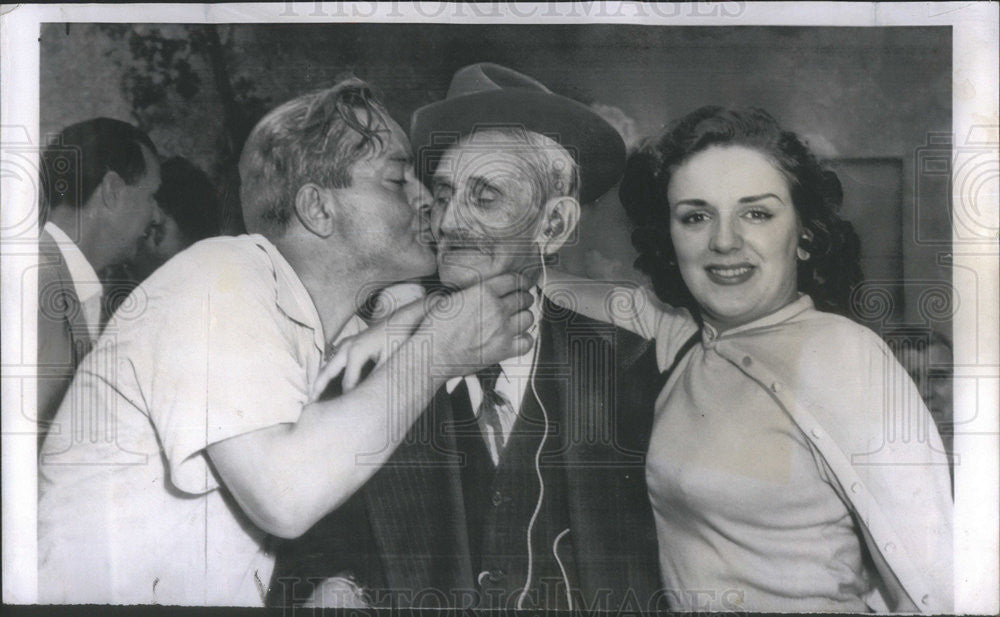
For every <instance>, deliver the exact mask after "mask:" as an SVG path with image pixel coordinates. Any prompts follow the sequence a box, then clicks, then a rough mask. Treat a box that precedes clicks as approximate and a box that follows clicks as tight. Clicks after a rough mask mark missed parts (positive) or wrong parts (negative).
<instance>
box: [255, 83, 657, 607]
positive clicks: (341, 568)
mask: <svg viewBox="0 0 1000 617" xmlns="http://www.w3.org/2000/svg"><path fill="white" fill-rule="evenodd" d="M411 139H412V141H413V143H414V147H415V148H418V149H419V150H420V160H422V161H423V163H424V164H425V166H424V167H423V168H422V170H423V171H424V172H428V173H429V174H430V176H431V186H432V192H433V195H434V203H433V206H432V213H431V226H432V229H433V233H434V237H435V239H436V241H437V260H438V275H439V277H440V280H441V282H442V283H443V284H444V285H445V286H447V287H451V288H464V287H467V286H468V285H471V284H474V283H476V282H477V281H480V280H482V279H484V278H488V277H490V276H494V275H496V274H498V273H503V272H514V273H518V274H520V275H522V276H524V277H525V278H526V279H527V280H529V281H532V282H534V287H533V294H534V297H535V301H534V304H533V305H532V309H531V310H532V312H533V314H534V316H535V323H536V325H537V328H536V329H535V330H534V334H535V336H536V338H537V343H536V345H535V346H533V347H532V348H531V349H530V350H528V351H527V352H526V353H524V354H523V355H518V356H514V357H510V358H507V359H505V360H503V361H502V362H500V363H499V364H497V365H494V366H492V367H489V368H488V369H486V370H483V371H479V372H476V371H475V370H474V369H473V370H466V371H465V372H464V373H463V376H462V377H457V378H455V379H451V380H449V381H448V382H447V384H446V386H445V387H444V388H441V389H440V390H439V391H438V393H437V395H436V397H435V399H434V402H433V403H432V404H431V406H430V407H429V408H428V409H427V410H426V411H425V413H424V415H423V416H422V417H421V418H420V420H418V422H417V423H416V425H414V427H413V429H411V431H410V433H409V434H408V436H407V438H406V439H404V442H403V445H402V446H401V447H400V448H399V449H398V450H397V451H396V453H395V454H394V455H393V457H392V458H391V459H389V461H388V462H387V463H386V464H385V466H384V467H383V468H382V469H380V470H379V472H378V473H376V474H375V476H374V477H373V478H372V480H371V481H369V483H368V484H367V485H366V486H365V488H364V489H362V491H360V492H359V493H358V494H356V495H355V497H354V498H353V499H352V500H351V501H350V502H348V503H347V504H346V505H345V506H344V507H342V508H340V509H339V510H337V511H335V512H333V513H332V514H331V515H330V516H328V517H327V518H326V519H325V520H324V521H321V522H320V523H319V524H318V525H317V526H315V527H314V528H313V529H312V530H310V531H309V532H308V533H307V534H306V535H304V536H303V537H301V538H299V539H298V540H296V541H294V542H293V543H290V544H287V545H286V546H284V547H283V548H282V549H281V550H280V551H279V559H278V565H277V569H276V572H275V578H274V581H273V583H272V590H271V593H272V596H271V601H272V603H275V604H295V603H298V602H301V601H302V600H303V599H306V598H310V594H313V593H315V595H313V596H312V597H311V598H310V599H309V603H311V604H314V605H326V606H330V605H341V606H343V605H359V604H361V603H367V604H370V605H376V606H379V605H397V606H424V607H429V606H435V607H436V606H452V607H478V608H514V607H517V608H556V609H568V608H575V609H580V608H586V609H602V610H618V609H621V608H623V607H632V608H633V609H637V608H643V609H645V608H646V607H648V606H649V605H650V604H651V602H654V601H655V594H656V590H657V588H658V587H659V573H658V566H657V556H656V549H655V532H654V529H653V524H652V518H651V515H650V511H649V501H648V497H647V494H646V488H645V482H644V454H645V448H646V445H647V439H648V430H649V423H650V420H651V414H652V408H653V398H654V397H655V393H656V384H657V379H656V376H657V370H656V367H655V365H654V363H653V356H652V354H651V353H650V352H651V349H649V348H648V346H646V345H645V344H644V343H642V342H640V341H639V340H638V338H636V337H634V336H632V335H631V334H628V333H626V332H624V331H622V330H619V329H617V328H614V327H613V326H608V325H606V324H599V323H597V322H594V321H592V320H590V319H587V318H585V317H583V316H581V315H578V314H576V313H574V312H571V311H566V310H562V309H558V308H556V307H555V306H554V305H552V304H549V303H548V302H546V301H544V300H542V298H541V290H540V284H541V283H544V277H545V274H544V269H543V264H544V262H546V261H548V260H551V259H552V258H553V257H554V256H555V255H556V252H557V251H558V250H559V248H560V247H561V246H562V245H563V244H564V243H566V242H567V241H568V240H570V239H571V238H572V237H573V233H574V231H575V228H576V225H577V222H578V220H579V214H580V200H581V198H582V200H583V201H584V202H585V203H586V202H589V201H592V200H594V199H596V198H597V197H599V196H600V195H601V194H602V193H604V192H605V191H607V190H608V189H609V188H610V187H611V186H612V185H613V184H614V183H615V182H616V181H617V179H618V176H619V175H620V173H621V170H622V167H623V164H624V158H625V148H624V144H623V143H622V139H621V137H620V136H619V135H618V134H617V133H616V132H615V130H614V129H613V128H612V127H611V126H610V125H609V124H608V123H607V122H605V121H604V120H603V119H602V118H601V117H600V116H598V115H597V114H596V113H594V112H593V111H592V110H590V109H589V108H588V107H586V106H584V105H581V104H579V103H577V102H575V101H572V100H570V99H567V98H564V97H561V96H557V95H555V94H553V93H551V92H550V91H548V89H546V88H545V87H544V86H543V85H542V84H540V83H538V82H537V81H535V80H533V79H531V78H530V77H527V76H525V75H522V74H520V73H517V72H515V71H513V70H510V69H507V68H504V67H500V66H497V65H492V64H479V65H473V66H470V67H466V68H465V69H462V70H460V71H459V72H458V73H457V74H456V75H455V77H454V79H453V80H452V84H451V88H450V90H449V93H448V97H447V98H446V99H445V100H443V101H440V102H437V103H434V104H431V105H428V106H426V107H423V108H421V109H419V110H417V111H416V112H415V114H414V117H413V122H412V128H411ZM442 144H443V145H442ZM345 383H346V381H345ZM311 577H320V578H322V577H329V578H328V579H327V581H325V582H324V584H323V585H322V586H320V587H319V588H318V589H317V590H315V592H314V589H313V585H312V584H311V583H310V581H307V579H308V578H311ZM313 581H315V578H313ZM352 589H353V590H354V592H355V597H351V595H350V590H352Z"/></svg>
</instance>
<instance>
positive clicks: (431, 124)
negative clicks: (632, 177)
mask: <svg viewBox="0 0 1000 617" xmlns="http://www.w3.org/2000/svg"><path fill="white" fill-rule="evenodd" d="M501 126H502V127H523V128H524V129H525V130H528V131H532V132H534V133H540V134H542V135H545V136H547V137H550V138H552V139H553V140H555V141H556V142H557V143H559V144H560V145H561V146H563V147H564V148H565V149H566V150H567V151H568V152H569V153H570V155H571V156H573V158H574V159H575V160H576V163H577V165H579V167H580V201H581V202H583V203H590V202H593V201H595V200H597V198H598V197H600V196H601V195H603V194H604V193H606V192H607V191H608V190H609V189H610V188H611V187H612V186H614V185H615V183H616V182H618V180H619V179H620V178H621V175H622V173H623V172H624V170H625V142H624V141H622V138H621V135H619V134H618V131H616V130H615V129H614V127H612V126H611V125H610V124H608V122H607V121H606V120H605V119H604V118H602V117H601V116H600V115H599V114H598V113H597V112H595V111H594V110H592V109H591V108H589V107H587V106H586V105H583V104H582V103H579V102H577V101H574V100H572V99H569V98H566V97H564V96H559V95H557V94H551V93H545V92H536V91H533V90H523V89H506V90H490V91H486V92H477V93H474V94H467V95H463V96H458V97H455V98H451V99H444V100H442V101H437V102H435V103H431V104H429V105H425V106H424V107H421V108H420V109H418V110H416V111H415V112H413V118H412V120H411V122H410V142H411V144H412V145H413V150H414V152H415V153H416V155H417V157H418V160H419V161H420V165H421V167H420V169H421V171H422V172H424V173H433V171H434V169H433V166H434V164H435V161H436V157H435V156H434V154H435V153H437V155H438V156H439V155H440V154H441V153H443V151H444V150H446V149H447V148H448V147H449V146H450V145H453V144H454V143H456V142H457V141H458V139H459V138H461V137H464V136H466V135H471V134H472V133H473V132H475V131H476V130H482V129H486V128H497V127H501Z"/></svg>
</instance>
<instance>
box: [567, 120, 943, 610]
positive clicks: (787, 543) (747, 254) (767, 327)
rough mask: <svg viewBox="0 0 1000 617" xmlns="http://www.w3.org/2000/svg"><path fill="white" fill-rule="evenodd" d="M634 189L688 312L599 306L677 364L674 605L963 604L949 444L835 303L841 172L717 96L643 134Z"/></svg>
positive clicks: (649, 265)
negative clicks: (956, 571) (955, 568)
mask: <svg viewBox="0 0 1000 617" xmlns="http://www.w3.org/2000/svg"><path fill="white" fill-rule="evenodd" d="M620 196H621V198H622V203H623V205H624V206H625V208H626V210H627V212H628V214H629V216H630V218H631V219H632V221H633V223H635V224H636V225H637V226H638V229H637V230H636V232H635V234H634V235H633V241H634V243H635V245H636V248H637V249H638V250H639V253H640V256H639V259H638V260H637V262H636V265H637V267H638V268H639V269H641V270H643V271H645V272H646V273H647V274H649V275H650V276H651V277H652V281H653V287H654V289H655V291H656V295H657V296H658V300H660V301H663V302H665V303H667V304H668V305H673V308H671V307H669V306H668V307H666V308H662V305H660V304H659V303H658V302H656V301H655V300H653V299H651V298H648V297H646V296H645V293H644V292H643V291H639V292H638V293H636V294H634V295H633V297H632V302H631V303H630V305H631V310H628V309H627V310H624V311H616V312H607V311H604V312H602V311H601V310H599V309H598V310H597V311H595V312H596V313H597V314H595V315H594V316H595V317H599V318H604V319H606V320H609V321H613V322H615V323H617V324H618V325H621V326H624V327H627V328H631V329H634V330H636V331H638V332H639V333H640V334H643V335H644V336H646V337H647V338H655V339H656V342H657V345H656V347H657V359H658V362H659V364H660V368H661V370H668V367H673V372H672V373H671V374H670V376H669V378H668V379H667V381H666V384H665V386H664V387H663V391H662V392H661V393H660V396H659V398H658V399H657V402H656V412H655V420H654V424H653V431H652V436H651V438H650V445H649V452H648V455H647V458H646V479H647V485H648V488H649V495H650V501H651V503H652V505H653V511H654V516H655V519H656V528H657V538H658V541H659V549H660V551H659V554H660V570H661V575H662V577H663V584H664V588H665V589H667V590H670V593H668V595H667V603H668V606H669V608H670V609H672V610H705V609H708V610H712V611H732V610H737V611H781V612H816V611H820V612H865V611H871V610H875V611H880V610H881V611H885V610H890V611H931V612H950V611H952V610H954V609H953V600H952V597H953V592H952V588H951V581H952V569H951V566H952V548H951V547H952V531H951V530H952V503H951V499H950V491H949V478H948V466H947V460H946V458H945V456H944V448H943V446H942V443H941V439H940V437H939V435H938V433H937V431H936V430H934V424H933V422H932V421H931V418H930V415H929V413H928V411H927V409H926V407H924V405H923V403H922V402H921V400H920V397H919V396H918V394H917V392H916V388H915V386H914V384H913V382H912V381H911V380H910V379H909V377H908V376H907V375H906V372H905V371H904V370H903V368H902V366H900V365H899V364H898V363H897V362H896V361H895V360H894V359H893V355H892V354H891V353H890V352H889V350H888V348H887V347H886V345H885V344H884V343H883V342H882V340H881V339H879V338H878V337H877V336H876V335H875V334H874V333H873V332H871V331H870V330H868V329H866V328H863V327H861V326H860V325H858V324H856V323H854V322H853V321H851V320H849V319H846V318H845V317H843V316H840V315H834V314H831V313H835V312H840V313H844V314H846V312H847V304H848V299H849V297H850V291H851V288H852V286H853V285H854V284H856V283H857V282H858V281H859V280H860V274H861V272H860V267H859V266H858V262H859V255H858V253H859V251H858V240H857V236H856V234H855V233H854V230H853V228H852V227H851V225H850V224H849V223H846V222H844V221H842V220H841V219H840V218H839V217H838V216H837V214H836V209H837V207H838V206H839V204H840V201H841V193H840V189H839V182H837V180H836V177H835V176H834V175H833V174H831V173H829V172H826V171H824V170H823V168H822V167H821V166H820V165H819V164H818V163H817V161H816V158H815V157H814V156H813V155H812V154H811V153H810V151H809V150H808V148H807V147H806V146H805V144H804V143H803V142H802V141H801V140H800V139H799V138H798V137H797V136H796V135H795V134H793V133H790V132H787V131H784V130H782V129H781V127H780V126H779V125H778V124H777V122H775V120H774V119H773V118H772V117H771V116H770V115H768V114H767V113H766V112H764V111H762V110H759V109H750V110H737V111H732V110H725V109H722V108H719V107H705V108H702V109H699V110H697V111H695V112H693V113H691V114H689V115H688V116H686V117H684V118H682V119H680V120H678V121H676V122H674V123H673V124H671V125H669V126H668V127H667V128H666V129H665V130H664V131H663V132H662V133H660V134H658V135H655V136H653V137H650V138H648V139H647V140H646V141H645V142H644V143H643V144H642V146H641V147H640V149H639V150H638V151H637V152H636V153H635V154H634V155H633V156H632V157H631V158H630V159H629V163H628V166H627V169H626V172H625V178H624V180H623V181H622V185H621V188H620ZM572 291H573V293H574V295H575V297H576V298H577V301H578V302H579V303H580V304H581V305H586V306H588V307H590V308H591V309H593V308H594V307H600V306H603V303H602V302H601V300H603V298H597V297H590V296H595V295H604V297H612V296H609V295H608V294H616V293H620V292H621V290H610V291H609V290H603V291H602V292H598V291H597V288H596V287H595V286H593V285H587V286H582V285H581V286H578V287H575V288H574V289H573V290H572ZM817 309H820V310H817ZM699 329H700V332H699ZM685 340H687V341H688V343H686V344H685ZM685 349H686V351H683V350H685ZM911 426H919V427H922V428H921V429H920V434H919V435H917V434H912V435H911V433H910V432H909V431H910V429H909V428H908V427H911ZM895 432H899V434H906V435H908V436H911V438H910V439H906V440H903V439H897V438H896V437H895V436H894V433H895ZM879 444H881V445H880V446H879Z"/></svg>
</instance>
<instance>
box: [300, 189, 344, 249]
mask: <svg viewBox="0 0 1000 617" xmlns="http://www.w3.org/2000/svg"><path fill="white" fill-rule="evenodd" d="M336 207H337V204H336V198H335V197H334V196H333V193H332V192H331V191H329V190H327V189H324V188H321V187H319V186H318V185H316V184H313V183H312V182H309V183H306V184H303V185H302V186H301V187H299V190H298V191H297V192H296V193H295V215H296V216H297V217H298V219H299V222H301V223H302V226H303V227H305V228H306V229H308V230H309V231H311V232H312V233H314V234H316V235H317V236H319V237H321V238H328V237H329V236H330V235H331V234H332V233H333V231H334V229H336V224H335V221H336Z"/></svg>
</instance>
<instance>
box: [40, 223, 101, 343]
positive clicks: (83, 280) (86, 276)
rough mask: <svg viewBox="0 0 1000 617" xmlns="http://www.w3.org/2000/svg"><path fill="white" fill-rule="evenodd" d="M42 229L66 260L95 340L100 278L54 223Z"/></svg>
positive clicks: (47, 224) (98, 322)
mask: <svg viewBox="0 0 1000 617" xmlns="http://www.w3.org/2000/svg"><path fill="white" fill-rule="evenodd" d="M44 229H45V231H46V232H48V234H49V235H50V236H52V239H53V240H55V242H56V246H58V247H59V252H60V253H62V257H63V261H65V262H66V268H67V269H69V274H70V276H71V277H73V289H74V290H75V291H76V297H77V299H78V300H79V301H80V308H81V310H82V311H83V318H84V320H85V321H86V322H87V331H88V332H89V333H90V340H92V341H95V340H97V337H98V335H99V334H100V333H101V295H102V293H103V291H104V288H103V286H102V285H101V281H100V279H98V278H97V271H95V270H94V267H93V266H92V265H91V264H90V262H89V261H88V260H87V256H86V255H84V254H83V251H81V250H80V247H78V246H77V245H76V243H75V242H73V240H72V239H70V237H69V236H68V235H66V232H64V231H63V230H62V229H60V228H59V227H58V226H57V225H56V224H55V223H53V222H52V221H49V222H47V223H45V227H44Z"/></svg>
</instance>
